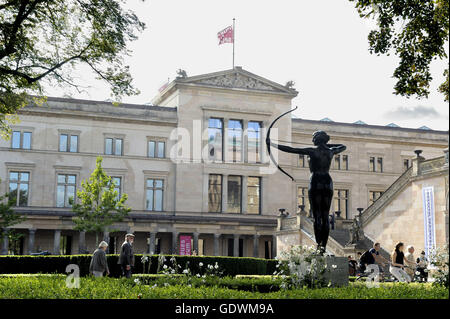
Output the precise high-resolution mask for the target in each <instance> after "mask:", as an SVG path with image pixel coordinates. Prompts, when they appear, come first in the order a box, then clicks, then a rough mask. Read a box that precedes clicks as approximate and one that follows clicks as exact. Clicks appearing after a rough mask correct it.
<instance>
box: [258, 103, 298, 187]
mask: <svg viewBox="0 0 450 319" xmlns="http://www.w3.org/2000/svg"><path fill="white" fill-rule="evenodd" d="M297 108H298V107H297V106H296V107H295V108H294V109H292V110H290V111H287V112H284V113H283V114H281V115H280V116H278V117H277V118H276V119H275V120H274V121H273V122H272V124H270V126H269V129H268V130H267V138H266V145H267V153H269V156H270V159H271V160H272V162H274V164H275V165H276V166H277V167H278V169H279V170H280V171H281V172H283V173H284V174H286V175H287V176H289V178H290V179H291V180H292V181H294V178H293V177H292V176H291V175H290V174H289V173H287V172H286V171H285V170H284V169H282V168H281V167H280V165H279V164H278V163H277V161H276V160H275V158H274V157H273V155H272V152H271V151H270V144H271V143H270V130H271V129H272V127H273V125H274V124H275V122H276V121H278V120H279V119H280V118H282V117H283V116H285V115H286V114H288V113H291V112H293V111H295V110H296V109H297Z"/></svg>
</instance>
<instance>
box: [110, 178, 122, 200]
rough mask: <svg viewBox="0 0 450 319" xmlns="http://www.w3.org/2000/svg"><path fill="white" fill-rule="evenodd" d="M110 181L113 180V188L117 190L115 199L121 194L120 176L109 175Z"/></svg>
mask: <svg viewBox="0 0 450 319" xmlns="http://www.w3.org/2000/svg"><path fill="white" fill-rule="evenodd" d="M111 181H112V182H114V190H115V191H117V199H120V197H121V196H122V177H116V176H113V177H111Z"/></svg>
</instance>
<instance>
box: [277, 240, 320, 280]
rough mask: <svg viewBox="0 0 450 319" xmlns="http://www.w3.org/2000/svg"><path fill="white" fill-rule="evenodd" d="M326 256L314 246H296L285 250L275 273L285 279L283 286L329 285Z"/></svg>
mask: <svg viewBox="0 0 450 319" xmlns="http://www.w3.org/2000/svg"><path fill="white" fill-rule="evenodd" d="M326 265H327V264H326V261H325V257H324V256H323V255H322V254H320V251H318V250H316V249H315V248H314V247H307V246H294V247H292V248H291V249H290V250H289V251H283V252H282V253H281V256H280V261H279V263H278V267H277V268H278V271H276V272H275V273H274V274H275V275H279V276H281V278H282V279H283V283H282V285H281V286H282V288H285V289H291V288H303V287H308V288H320V287H325V286H327V282H326V279H325V271H326Z"/></svg>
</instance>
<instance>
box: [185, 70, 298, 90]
mask: <svg viewBox="0 0 450 319" xmlns="http://www.w3.org/2000/svg"><path fill="white" fill-rule="evenodd" d="M177 82H179V83H186V84H191V85H200V86H209V87H218V88H233V89H244V90H254V91H263V92H272V93H283V94H289V95H297V93H298V92H297V91H295V90H293V89H290V88H287V87H285V86H283V85H280V84H278V83H275V82H272V81H270V80H267V79H264V78H262V77H260V76H257V75H255V74H252V73H250V72H248V71H245V70H242V69H241V68H235V69H232V70H227V71H223V72H216V73H210V74H204V75H199V76H194V77H187V78H183V79H177Z"/></svg>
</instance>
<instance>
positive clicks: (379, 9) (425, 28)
mask: <svg viewBox="0 0 450 319" xmlns="http://www.w3.org/2000/svg"><path fill="white" fill-rule="evenodd" d="M350 1H351V2H355V3H356V4H355V5H356V9H357V10H358V12H359V14H360V16H361V17H362V18H375V19H377V22H378V27H377V29H376V30H372V31H371V32H370V33H369V36H368V40H369V51H370V53H372V54H373V53H375V54H377V55H380V54H387V55H389V54H390V53H391V52H394V53H395V54H396V55H397V56H398V57H399V59H400V62H399V65H398V66H397V68H396V69H395V71H394V74H393V77H394V78H396V79H397V83H396V84H395V87H394V93H395V94H397V95H402V96H406V97H410V96H416V97H418V98H422V97H428V95H429V93H430V91H429V88H430V82H431V81H432V79H433V78H432V76H431V72H430V64H431V62H432V61H433V60H434V59H437V58H439V59H448V56H447V53H446V48H447V45H448V36H449V0H420V1H419V0H350ZM447 65H448V60H447ZM443 75H444V77H445V78H446V80H445V82H444V83H442V85H441V86H440V87H439V92H441V93H443V94H444V99H445V101H448V100H449V81H448V76H449V71H448V66H447V69H445V70H444V71H443Z"/></svg>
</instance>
